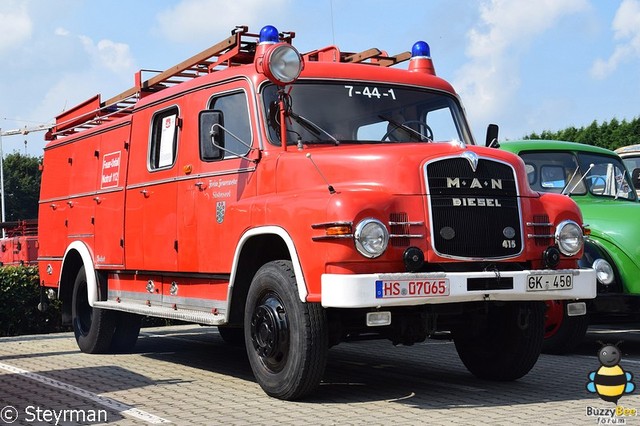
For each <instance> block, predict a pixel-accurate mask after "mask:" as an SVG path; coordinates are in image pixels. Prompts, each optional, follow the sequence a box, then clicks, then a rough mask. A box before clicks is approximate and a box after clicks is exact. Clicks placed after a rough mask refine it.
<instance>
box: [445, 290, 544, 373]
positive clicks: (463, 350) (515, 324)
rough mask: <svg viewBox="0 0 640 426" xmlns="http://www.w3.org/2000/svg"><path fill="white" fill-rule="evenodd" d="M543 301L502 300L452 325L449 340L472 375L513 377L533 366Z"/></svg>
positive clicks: (537, 352) (541, 329) (540, 336)
mask: <svg viewBox="0 0 640 426" xmlns="http://www.w3.org/2000/svg"><path fill="white" fill-rule="evenodd" d="M543 334H544V303H542V302H527V303H505V304H504V305H502V306H496V305H494V306H491V307H490V308H489V311H488V312H487V313H486V314H479V315H477V316H475V317H472V320H471V321H469V322H468V323H467V324H464V325H461V326H459V327H456V328H455V329H454V331H453V341H454V343H455V346H456V349H457V351H458V355H459V356H460V359H461V360H462V362H463V363H464V365H465V366H466V367H467V369H468V370H469V371H470V372H471V373H472V374H474V375H475V376H477V377H479V378H482V379H487V380H496V381H510V380H516V379H519V378H520V377H522V376H524V375H525V374H527V373H528V372H529V371H530V370H531V369H532V368H533V366H534V365H535V363H536V361H537V360H538V356H539V355H540V351H541V350H542V339H543Z"/></svg>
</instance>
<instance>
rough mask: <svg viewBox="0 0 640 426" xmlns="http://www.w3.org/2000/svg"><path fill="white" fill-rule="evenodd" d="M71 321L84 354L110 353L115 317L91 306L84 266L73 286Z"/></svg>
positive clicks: (109, 312)
mask: <svg viewBox="0 0 640 426" xmlns="http://www.w3.org/2000/svg"><path fill="white" fill-rule="evenodd" d="M71 321H72V324H73V332H74V334H75V336H76V342H77V343H78V347H79V348H80V350H81V351H82V352H85V353H89V354H98V353H107V352H108V350H109V346H110V344H111V338H112V337H113V331H114V328H115V322H114V316H113V313H112V312H111V311H106V310H104V309H99V308H92V307H91V306H90V305H89V300H88V293H87V275H86V273H85V269H84V266H82V267H81V268H80V270H79V271H78V275H76V281H75V283H74V285H73V296H72V302H71Z"/></svg>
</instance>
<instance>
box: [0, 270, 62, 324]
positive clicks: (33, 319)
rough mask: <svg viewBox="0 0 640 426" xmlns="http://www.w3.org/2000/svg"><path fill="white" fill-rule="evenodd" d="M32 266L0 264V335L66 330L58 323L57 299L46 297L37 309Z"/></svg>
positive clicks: (58, 305)
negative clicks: (42, 306) (45, 305)
mask: <svg viewBox="0 0 640 426" xmlns="http://www.w3.org/2000/svg"><path fill="white" fill-rule="evenodd" d="M38 281H39V278H38V268H36V267H35V266H29V267H25V266H6V267H3V268H0V336H18V335H22V334H41V333H53V332H57V331H63V330H67V328H65V327H62V326H61V325H60V322H61V321H60V318H61V315H60V303H59V302H58V301H50V302H49V309H48V310H47V311H45V312H40V311H39V310H38V303H39V302H40V288H39V284H38Z"/></svg>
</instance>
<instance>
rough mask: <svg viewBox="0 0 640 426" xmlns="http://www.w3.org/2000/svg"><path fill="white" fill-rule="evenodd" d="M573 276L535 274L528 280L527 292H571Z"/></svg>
mask: <svg viewBox="0 0 640 426" xmlns="http://www.w3.org/2000/svg"><path fill="white" fill-rule="evenodd" d="M572 288H573V275H571V274H535V275H529V277H528V279H527V291H551V290H571V289H572Z"/></svg>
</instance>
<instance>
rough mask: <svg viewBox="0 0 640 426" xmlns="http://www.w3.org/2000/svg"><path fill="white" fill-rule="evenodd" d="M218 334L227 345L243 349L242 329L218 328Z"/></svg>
mask: <svg viewBox="0 0 640 426" xmlns="http://www.w3.org/2000/svg"><path fill="white" fill-rule="evenodd" d="M218 333H220V337H222V340H224V342H225V343H226V344H228V345H231V346H237V347H241V348H244V330H243V328H242V327H227V326H218Z"/></svg>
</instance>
